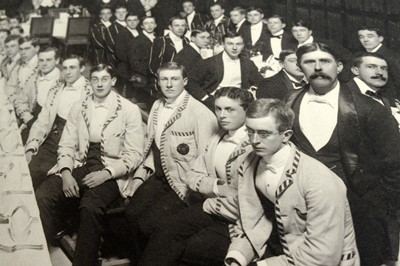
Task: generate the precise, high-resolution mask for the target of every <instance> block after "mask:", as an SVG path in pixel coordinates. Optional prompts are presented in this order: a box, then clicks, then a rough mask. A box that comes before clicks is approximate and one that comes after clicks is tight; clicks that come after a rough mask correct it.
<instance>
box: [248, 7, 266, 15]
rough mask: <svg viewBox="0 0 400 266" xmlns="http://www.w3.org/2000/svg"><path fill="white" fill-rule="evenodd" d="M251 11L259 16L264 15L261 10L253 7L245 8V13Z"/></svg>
mask: <svg viewBox="0 0 400 266" xmlns="http://www.w3.org/2000/svg"><path fill="white" fill-rule="evenodd" d="M251 11H257V12H258V13H260V14H264V11H263V10H262V9H261V8H258V7H255V6H251V7H249V8H247V10H246V13H249V12H251Z"/></svg>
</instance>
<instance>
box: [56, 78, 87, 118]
mask: <svg viewBox="0 0 400 266" xmlns="http://www.w3.org/2000/svg"><path fill="white" fill-rule="evenodd" d="M84 87H85V78H84V77H83V76H81V77H80V78H78V79H77V80H76V81H75V82H74V84H72V86H67V85H65V87H64V88H63V91H62V92H61V95H60V99H61V100H60V102H59V104H58V109H57V114H58V115H59V116H60V117H61V118H64V119H67V118H68V114H69V111H70V110H71V107H72V105H73V104H74V103H75V102H77V101H79V100H81V97H82V90H83V88H84Z"/></svg>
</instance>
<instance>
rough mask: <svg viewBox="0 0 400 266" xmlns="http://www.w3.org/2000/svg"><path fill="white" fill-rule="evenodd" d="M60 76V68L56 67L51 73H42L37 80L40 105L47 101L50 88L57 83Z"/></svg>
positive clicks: (37, 99)
mask: <svg viewBox="0 0 400 266" xmlns="http://www.w3.org/2000/svg"><path fill="white" fill-rule="evenodd" d="M59 78H60V70H59V69H58V68H57V67H55V68H54V69H53V70H52V71H50V73H47V74H46V75H41V76H39V77H38V79H37V82H36V88H37V98H36V101H37V103H38V104H39V105H40V106H43V105H44V104H45V103H46V99H47V95H48V94H49V90H50V89H51V88H52V87H53V86H54V85H55V84H56V81H57V80H58V79H59Z"/></svg>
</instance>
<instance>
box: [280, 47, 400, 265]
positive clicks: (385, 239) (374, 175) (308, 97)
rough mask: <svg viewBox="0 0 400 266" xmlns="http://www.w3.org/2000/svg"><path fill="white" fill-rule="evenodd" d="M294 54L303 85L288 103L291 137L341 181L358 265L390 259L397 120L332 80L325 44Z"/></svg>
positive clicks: (399, 145)
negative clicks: (290, 111) (345, 189)
mask: <svg viewBox="0 0 400 266" xmlns="http://www.w3.org/2000/svg"><path fill="white" fill-rule="evenodd" d="M296 55H297V61H298V64H299V66H300V68H301V69H302V71H303V72H304V74H305V76H306V78H307V79H308V80H309V85H307V86H305V87H304V89H303V90H301V91H296V92H295V93H294V94H292V95H291V97H290V98H289V101H288V104H289V105H290V106H291V107H292V109H293V110H294V112H295V114H296V117H295V121H294V125H293V137H292V141H293V142H294V143H295V144H296V146H297V147H299V149H300V150H301V151H303V152H304V153H306V154H308V155H310V156H311V157H314V158H316V159H317V160H319V161H321V162H322V163H324V164H325V165H326V166H327V167H328V168H330V169H331V170H332V171H333V172H335V173H336V174H337V175H338V176H339V177H341V178H342V179H343V181H344V183H345V184H346V186H347V188H348V190H347V197H348V200H349V203H350V208H351V212H352V215H353V222H354V229H355V233H356V242H357V246H358V250H359V253H360V258H361V265H371V266H372V265H382V264H383V263H386V262H388V261H395V260H397V254H398V246H396V245H395V244H394V243H396V240H393V239H390V237H391V236H392V237H393V236H397V237H398V236H399V233H398V227H397V228H393V227H391V225H393V222H394V216H395V212H396V209H398V208H399V206H398V205H399V202H400V199H399V196H398V195H399V194H400V193H399V192H400V164H399V163H398V162H399V160H400V133H399V131H398V127H397V123H396V121H395V120H394V119H393V117H391V116H390V115H388V113H387V110H385V108H384V107H383V106H382V105H381V104H379V103H377V102H376V101H375V100H373V99H371V98H369V97H366V96H364V95H362V94H361V93H360V91H359V90H355V89H352V88H350V87H349V86H348V84H341V83H340V82H339V81H338V79H337V75H338V74H339V73H340V71H341V70H342V69H343V64H342V62H341V61H340V59H339V57H338V56H337V53H336V52H335V51H334V50H333V49H332V48H331V47H329V46H328V45H326V44H323V43H310V44H306V45H304V46H301V47H300V48H298V50H297V52H296ZM390 230H392V231H390ZM396 230H397V232H394V231H396ZM398 242H399V241H398V238H397V244H398Z"/></svg>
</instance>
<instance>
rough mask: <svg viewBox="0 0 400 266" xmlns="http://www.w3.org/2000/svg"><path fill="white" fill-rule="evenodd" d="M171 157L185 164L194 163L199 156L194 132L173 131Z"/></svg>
mask: <svg viewBox="0 0 400 266" xmlns="http://www.w3.org/2000/svg"><path fill="white" fill-rule="evenodd" d="M170 138H171V156H172V158H173V159H175V160H178V161H183V162H190V161H192V160H193V159H194V158H195V157H196V154H197V145H196V140H195V138H194V132H179V131H171V136H170Z"/></svg>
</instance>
